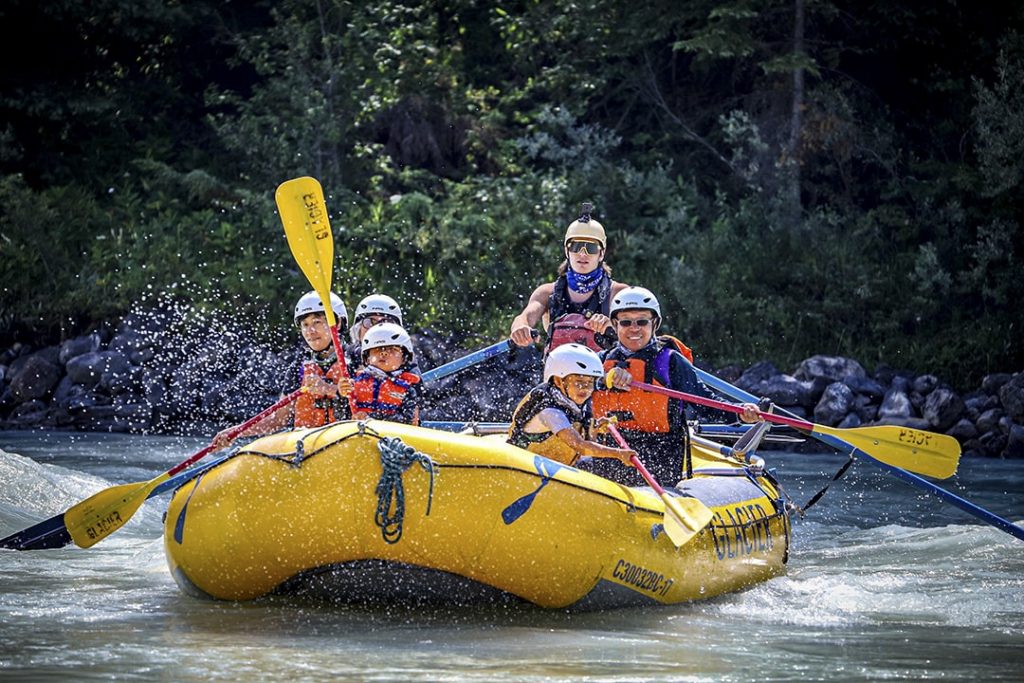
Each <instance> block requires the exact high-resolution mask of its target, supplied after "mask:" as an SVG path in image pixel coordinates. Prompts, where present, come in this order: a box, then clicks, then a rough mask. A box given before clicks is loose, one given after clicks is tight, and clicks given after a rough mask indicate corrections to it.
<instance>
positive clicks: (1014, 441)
mask: <svg viewBox="0 0 1024 683" xmlns="http://www.w3.org/2000/svg"><path fill="white" fill-rule="evenodd" d="M1002 456H1003V457H1004V458H1024V425H1019V424H1017V423H1013V424H1011V425H1010V428H1009V430H1008V431H1007V434H1006V446H1005V447H1004V448H1003V452H1002Z"/></svg>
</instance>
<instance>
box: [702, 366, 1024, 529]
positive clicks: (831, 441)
mask: <svg viewBox="0 0 1024 683" xmlns="http://www.w3.org/2000/svg"><path fill="white" fill-rule="evenodd" d="M692 367H693V371H694V372H695V373H697V378H698V379H700V381H702V382H704V383H705V384H707V385H708V386H709V387H711V388H712V389H714V390H715V391H720V392H722V393H723V394H725V395H726V396H728V397H730V398H732V399H733V400H735V401H747V402H750V403H753V402H756V401H757V397H756V396H754V395H753V394H749V393H747V392H746V391H743V390H742V389H740V388H739V387H737V386H734V385H732V384H729V383H728V382H726V381H725V380H724V379H721V378H719V377H715V376H714V375H712V374H711V373H709V372H705V371H704V370H701V369H700V368H698V367H696V366H692ZM811 436H813V437H814V438H815V439H817V440H818V441H821V442H822V443H825V444H828V445H829V446H831V447H832V448H834V449H836V450H837V451H840V452H842V453H847V454H849V455H850V456H854V457H857V458H860V459H861V460H867V461H868V462H870V463H871V464H872V465H874V466H876V467H878V468H880V469H882V470H885V471H886V472H888V473H889V474H891V475H892V476H894V477H897V478H898V479H900V480H902V481H904V482H906V483H907V484H910V485H911V486H913V487H915V488H918V489H920V490H922V491H925V492H927V493H930V494H932V495H933V496H935V497H937V498H941V499H942V500H943V501H945V502H947V503H949V504H950V505H955V506H957V507H958V508H960V509H961V510H963V511H964V512H966V513H968V514H970V515H974V516H975V517H976V518H978V519H980V520H982V521H983V522H985V523H986V524H989V525H991V526H993V527H995V528H996V529H999V530H1000V531H1003V532H1005V533H1007V534H1010V535H1011V536H1013V537H1014V538H1017V539H1018V540H1021V541H1024V528H1021V527H1019V526H1017V525H1016V524H1014V523H1013V522H1011V521H1010V520H1008V519H1004V518H1002V517H1000V516H999V515H997V514H995V513H993V512H990V511H988V510H986V509H985V508H983V507H980V506H978V505H975V504H974V503H972V502H971V501H969V500H966V499H964V498H961V497H960V496H957V495H955V494H952V493H950V492H949V491H947V490H945V489H943V488H940V487H938V486H936V485H935V484H933V483H931V482H930V481H928V480H927V479H922V478H921V477H919V476H917V475H916V474H912V473H911V472H908V471H907V470H905V469H903V468H901V467H896V466H893V465H890V464H888V463H885V462H882V460H881V458H880V457H879V455H877V454H875V453H870V452H868V451H865V450H864V449H862V448H858V447H856V446H854V445H853V444H851V443H849V442H847V441H845V440H843V439H841V438H839V437H838V436H834V435H832V434H825V433H823V432H811Z"/></svg>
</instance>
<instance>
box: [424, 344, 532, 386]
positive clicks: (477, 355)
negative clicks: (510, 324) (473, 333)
mask: <svg viewBox="0 0 1024 683" xmlns="http://www.w3.org/2000/svg"><path fill="white" fill-rule="evenodd" d="M511 349H512V340H510V339H505V340H504V341H500V342H497V343H494V344H491V345H490V346H487V347H485V348H482V349H480V350H479V351H474V352H473V353H470V354H468V355H466V356H463V357H462V358H457V359H455V360H453V361H452V362H450V363H445V364H444V365H442V366H440V367H437V368H434V369H433V370H427V371H426V372H424V373H423V375H422V376H421V377H420V379H421V380H422V381H424V382H436V381H437V380H439V379H444V378H445V377H448V376H449V375H454V374H455V373H456V372H459V371H460V370H465V369H466V368H468V367H470V366H472V365H476V364H477V363H482V362H484V361H485V360H487V359H488V358H493V357H494V356H500V355H501V354H503V353H508V352H509V351H510V350H511Z"/></svg>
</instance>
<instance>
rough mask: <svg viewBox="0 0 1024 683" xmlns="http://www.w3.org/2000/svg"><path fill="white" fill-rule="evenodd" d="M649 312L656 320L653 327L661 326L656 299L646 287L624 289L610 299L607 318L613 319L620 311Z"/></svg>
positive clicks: (659, 309) (659, 307)
mask: <svg viewBox="0 0 1024 683" xmlns="http://www.w3.org/2000/svg"><path fill="white" fill-rule="evenodd" d="M634 310H638V311H651V312H652V313H654V317H655V318H656V320H655V321H654V327H655V329H657V328H658V327H660V326H661V306H660V305H659V304H658V297H656V296H654V292H652V291H651V290H649V289H647V288H646V287H626V288H625V289H623V290H622V291H621V292H619V293H618V294H616V295H615V296H613V297H612V304H611V307H610V308H609V309H608V316H609V317H611V318H615V314H616V313H618V312H620V311H634Z"/></svg>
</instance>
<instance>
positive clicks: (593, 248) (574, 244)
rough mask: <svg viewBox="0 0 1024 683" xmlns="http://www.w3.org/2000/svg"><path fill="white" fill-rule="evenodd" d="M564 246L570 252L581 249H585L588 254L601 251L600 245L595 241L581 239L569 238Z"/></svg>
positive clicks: (576, 251) (578, 251) (573, 252)
mask: <svg viewBox="0 0 1024 683" xmlns="http://www.w3.org/2000/svg"><path fill="white" fill-rule="evenodd" d="M565 248H566V249H568V250H569V253H570V254H578V253H580V252H581V251H586V252H587V253H588V254H596V253H598V252H599V251H601V245H600V244H598V243H597V242H585V241H583V240H571V241H570V242H569V244H567V245H566V247H565Z"/></svg>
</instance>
